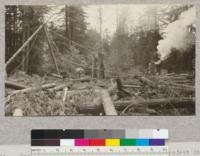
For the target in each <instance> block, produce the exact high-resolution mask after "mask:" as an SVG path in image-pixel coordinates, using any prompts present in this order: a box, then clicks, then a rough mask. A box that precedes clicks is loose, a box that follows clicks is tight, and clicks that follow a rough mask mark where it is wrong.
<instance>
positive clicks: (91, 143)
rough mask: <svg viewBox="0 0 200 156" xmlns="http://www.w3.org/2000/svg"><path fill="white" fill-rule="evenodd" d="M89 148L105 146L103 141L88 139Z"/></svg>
mask: <svg viewBox="0 0 200 156" xmlns="http://www.w3.org/2000/svg"><path fill="white" fill-rule="evenodd" d="M90 146H105V139H90Z"/></svg>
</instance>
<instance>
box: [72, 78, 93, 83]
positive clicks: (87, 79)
mask: <svg viewBox="0 0 200 156" xmlns="http://www.w3.org/2000/svg"><path fill="white" fill-rule="evenodd" d="M94 80H96V79H95V78H88V77H87V78H80V79H71V80H70V81H72V82H77V81H80V82H90V81H94Z"/></svg>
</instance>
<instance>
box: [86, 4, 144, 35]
mask: <svg viewBox="0 0 200 156" xmlns="http://www.w3.org/2000/svg"><path fill="white" fill-rule="evenodd" d="M99 8H101V10H102V30H103V32H104V31H105V30H106V31H108V32H109V33H110V35H112V34H113V33H114V32H115V30H116V26H117V17H119V16H120V14H122V13H123V14H124V15H126V16H127V18H128V20H127V21H128V23H127V24H128V25H129V26H131V25H133V24H134V23H136V22H137V21H138V18H139V17H140V16H141V14H142V13H143V9H145V6H144V5H130V4H129V5H120V4H115V5H88V6H86V7H83V9H84V11H85V12H86V17H87V18H86V22H87V23H88V27H89V28H92V29H95V30H97V31H98V32H99V30H100V28H99V27H100V26H99V12H98V9H99Z"/></svg>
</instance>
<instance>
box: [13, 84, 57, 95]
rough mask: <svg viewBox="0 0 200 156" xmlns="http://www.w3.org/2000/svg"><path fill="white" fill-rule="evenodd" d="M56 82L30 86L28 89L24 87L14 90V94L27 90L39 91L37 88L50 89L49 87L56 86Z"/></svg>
mask: <svg viewBox="0 0 200 156" xmlns="http://www.w3.org/2000/svg"><path fill="white" fill-rule="evenodd" d="M55 86H56V84H55V83H49V84H44V85H42V86H37V87H29V88H26V89H22V90H17V91H14V92H13V93H12V94H19V93H21V94H22V93H27V92H31V91H37V90H40V89H48V88H52V87H55Z"/></svg>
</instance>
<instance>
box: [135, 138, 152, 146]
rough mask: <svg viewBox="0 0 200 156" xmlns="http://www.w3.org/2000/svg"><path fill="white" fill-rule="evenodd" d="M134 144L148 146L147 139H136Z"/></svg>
mask: <svg viewBox="0 0 200 156" xmlns="http://www.w3.org/2000/svg"><path fill="white" fill-rule="evenodd" d="M136 146H149V139H136Z"/></svg>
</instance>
